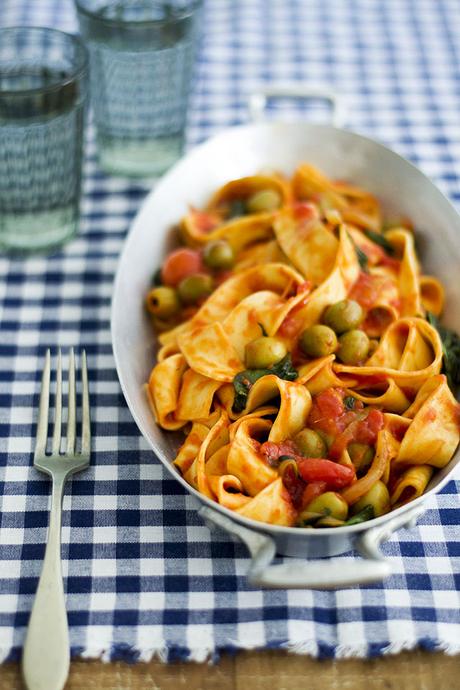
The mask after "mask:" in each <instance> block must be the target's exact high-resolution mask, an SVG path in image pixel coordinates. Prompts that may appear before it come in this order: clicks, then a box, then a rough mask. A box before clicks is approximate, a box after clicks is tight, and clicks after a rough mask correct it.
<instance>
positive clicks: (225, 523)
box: [199, 506, 424, 589]
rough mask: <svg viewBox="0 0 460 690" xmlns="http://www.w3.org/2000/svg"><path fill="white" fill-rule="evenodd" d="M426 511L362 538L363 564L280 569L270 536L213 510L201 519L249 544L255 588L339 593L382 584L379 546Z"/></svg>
mask: <svg viewBox="0 0 460 690" xmlns="http://www.w3.org/2000/svg"><path fill="white" fill-rule="evenodd" d="M423 511H424V508H421V507H420V506H417V508H414V509H413V510H411V511H407V512H404V513H402V514H401V515H397V516H396V517H394V518H391V519H389V520H387V521H385V522H384V523H383V524H381V525H378V526H377V527H371V528H370V529H368V530H366V531H365V532H364V533H362V534H360V535H359V536H358V537H357V539H356V542H355V548H356V549H357V550H358V551H359V553H360V554H361V556H363V557H364V560H359V559H358V560H357V559H353V560H350V561H348V560H343V559H331V560H326V559H321V560H313V561H302V560H297V559H286V561H285V562H284V563H280V564H277V565H272V564H271V563H272V560H273V558H274V557H275V554H276V545H275V542H274V540H273V539H272V538H271V537H270V536H269V535H267V534H263V533H262V532H258V531H256V530H251V529H248V528H247V527H243V526H242V525H240V524H239V523H237V522H235V521H233V520H232V519H230V518H228V517H226V516H225V515H222V514H221V513H218V512H217V511H215V510H212V508H207V507H203V508H201V509H200V511H199V515H200V516H201V517H202V518H203V520H204V521H205V522H206V523H207V524H208V526H209V527H211V526H212V527H219V528H220V529H222V530H224V531H225V532H228V533H230V534H231V535H232V536H235V537H238V538H239V539H240V540H241V541H242V542H244V544H246V546H247V547H248V549H249V552H250V554H251V563H250V566H249V569H248V572H247V578H248V580H249V582H250V583H251V584H252V585H255V586H257V587H267V588H276V589H339V588H343V587H353V586H356V585H366V584H369V583H371V582H379V581H380V580H383V579H385V578H386V577H388V576H389V575H391V572H392V570H391V566H390V563H389V562H388V561H386V560H385V559H384V557H383V555H382V553H381V552H380V549H379V547H380V544H381V543H382V542H384V541H387V540H388V539H389V538H390V537H391V535H392V533H393V532H394V531H395V530H397V529H399V528H401V527H405V526H413V525H415V523H416V521H417V518H418V517H419V516H420V515H421V513H422V512H423Z"/></svg>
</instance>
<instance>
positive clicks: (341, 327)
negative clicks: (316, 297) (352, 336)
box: [323, 299, 364, 335]
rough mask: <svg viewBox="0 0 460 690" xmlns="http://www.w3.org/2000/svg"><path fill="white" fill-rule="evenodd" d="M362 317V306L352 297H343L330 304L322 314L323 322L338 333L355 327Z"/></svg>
mask: <svg viewBox="0 0 460 690" xmlns="http://www.w3.org/2000/svg"><path fill="white" fill-rule="evenodd" d="M363 318H364V312H363V308H362V307H361V305H360V304H358V302H355V300H354V299H343V300H341V301H340V302H336V303H335V304H331V306H330V307H328V308H327V309H326V311H325V312H324V316H323V323H324V324H325V325H326V326H329V328H332V330H333V331H335V332H336V333H337V335H340V334H341V333H345V331H350V330H351V329H352V328H357V327H358V326H359V324H360V323H361V321H362V320H363Z"/></svg>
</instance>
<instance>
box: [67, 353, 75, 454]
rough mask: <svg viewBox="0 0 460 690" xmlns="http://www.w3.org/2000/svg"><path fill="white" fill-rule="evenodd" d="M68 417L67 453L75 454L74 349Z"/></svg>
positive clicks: (70, 357) (70, 371) (71, 359)
mask: <svg viewBox="0 0 460 690" xmlns="http://www.w3.org/2000/svg"><path fill="white" fill-rule="evenodd" d="M68 401H69V402H68V408H69V411H68V417H67V447H66V453H67V454H68V455H72V454H73V453H75V426H76V422H75V354H74V351H73V347H72V348H71V350H70V356H69V394H68Z"/></svg>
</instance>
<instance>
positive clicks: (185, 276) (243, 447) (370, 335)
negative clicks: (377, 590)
mask: <svg viewBox="0 0 460 690" xmlns="http://www.w3.org/2000/svg"><path fill="white" fill-rule="evenodd" d="M179 232H180V236H181V239H182V243H183V245H184V246H182V247H180V248H178V249H176V250H174V251H173V252H171V253H170V254H169V255H168V256H167V257H166V259H165V261H164V263H163V265H162V267H161V269H159V270H158V271H157V272H156V274H155V276H154V279H153V285H152V288H151V289H150V290H149V292H148V294H147V296H146V306H147V310H148V312H149V313H150V314H151V317H152V321H153V323H154V326H155V329H156V331H157V332H158V333H159V335H158V339H159V344H160V348H159V351H158V355H157V363H156V364H155V365H154V367H153V369H152V372H151V375H150V378H149V381H148V383H147V385H146V391H147V395H148V398H149V402H150V405H151V408H152V411H153V413H154V415H155V418H156V421H157V423H158V424H159V425H160V426H161V427H162V428H163V429H165V430H178V429H182V430H183V431H184V432H185V440H184V442H183V444H182V446H181V447H180V448H179V450H178V453H177V456H176V458H175V460H174V464H175V466H176V467H177V469H178V471H179V472H180V473H181V474H182V476H183V477H184V478H185V479H186V480H187V482H189V483H190V484H191V485H192V486H193V487H195V488H196V489H197V490H198V491H200V492H201V493H202V494H204V495H205V496H207V497H209V498H210V499H212V500H214V501H216V502H218V503H220V504H221V505H222V506H225V507H226V508H229V509H230V510H233V511H235V512H236V513H238V514H240V515H243V516H246V517H248V518H252V519H254V520H258V521H262V522H267V523H271V524H275V525H284V526H298V527H301V528H312V527H338V526H342V525H350V524H354V523H358V522H362V521H365V520H369V519H372V518H373V517H377V516H380V515H382V514H384V513H386V512H388V511H390V510H391V509H392V508H395V507H397V506H400V505H402V504H404V503H406V502H408V501H411V500H413V499H414V498H416V497H418V496H420V495H421V494H422V493H423V492H424V491H425V489H426V487H427V486H428V484H429V482H430V479H431V477H432V474H433V472H436V469H437V468H441V467H444V466H445V465H446V464H447V463H448V462H449V460H450V459H451V457H452V456H453V454H454V452H455V450H456V448H457V445H458V442H459V421H460V415H459V409H460V406H459V404H458V403H457V401H456V399H455V397H454V395H453V392H452V390H453V389H454V388H455V386H456V385H457V384H458V383H459V382H460V340H459V338H458V336H457V335H456V334H455V333H453V332H452V331H450V330H448V329H447V328H445V327H443V326H441V325H440V324H439V321H438V317H439V315H440V314H441V312H442V309H443V302H444V291H443V288H442V285H441V283H440V282H439V280H437V279H436V278H434V277H432V276H428V275H424V274H423V273H422V270H421V266H420V263H419V260H418V258H417V254H416V249H415V244H414V232H413V229H412V227H411V223H410V221H409V220H407V219H403V218H400V219H395V220H393V221H391V220H389V219H384V218H383V217H382V211H381V207H380V204H379V202H378V200H377V199H376V198H375V197H374V196H373V195H371V194H370V193H368V192H367V191H365V190H364V189H361V188H360V187H356V186H353V185H351V184H348V183H347V182H343V181H333V180H330V179H329V178H327V177H326V176H325V175H323V174H322V173H321V172H320V171H318V170H317V169H316V168H314V167H313V166H311V165H308V164H302V165H300V166H299V167H298V168H297V170H296V171H295V172H294V174H293V176H292V178H291V179H287V178H285V177H283V176H281V175H279V174H276V173H264V174H259V175H254V176H252V177H245V178H241V179H237V180H232V181H230V182H228V183H227V184H225V185H224V186H223V187H221V188H220V189H218V190H217V191H216V192H215V194H214V195H213V196H212V198H211V199H210V201H209V203H208V205H207V206H206V208H204V209H201V210H199V209H195V208H190V210H189V212H188V213H187V215H186V216H185V217H184V218H182V220H181V221H180V225H179Z"/></svg>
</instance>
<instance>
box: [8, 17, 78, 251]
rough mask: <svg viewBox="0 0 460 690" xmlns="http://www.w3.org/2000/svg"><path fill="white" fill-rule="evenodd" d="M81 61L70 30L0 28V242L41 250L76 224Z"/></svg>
mask: <svg viewBox="0 0 460 690" xmlns="http://www.w3.org/2000/svg"><path fill="white" fill-rule="evenodd" d="M87 65H88V60H87V52H86V49H85V47H84V46H83V44H82V43H81V42H80V40H79V39H78V38H75V37H74V36H71V35H70V34H65V33H62V32H61V31H55V30H53V29H45V28H38V27H34V28H32V27H12V28H7V29H2V30H0V250H4V251H9V252H17V253H23V254H26V253H31V252H36V251H43V250H49V249H51V248H53V247H57V246H59V245H60V244H62V243H63V242H65V241H66V240H68V239H70V238H71V237H72V236H73V235H74V234H75V232H76V230H77V227H78V219H79V205H80V188H81V165H82V145H83V124H84V109H85V101H86V96H87V90H88V87H87Z"/></svg>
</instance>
